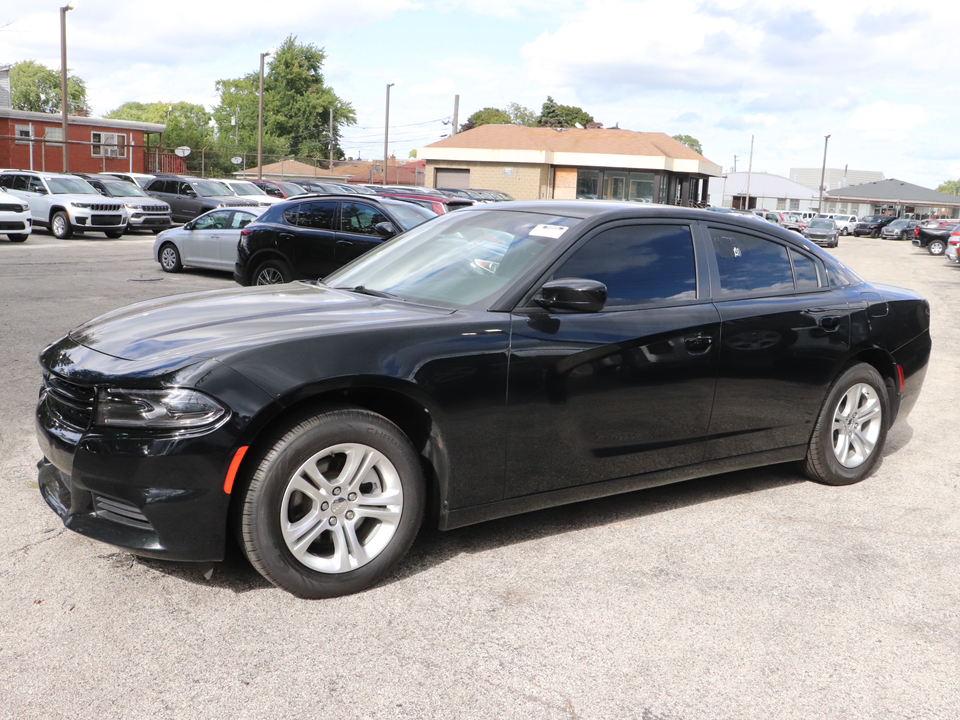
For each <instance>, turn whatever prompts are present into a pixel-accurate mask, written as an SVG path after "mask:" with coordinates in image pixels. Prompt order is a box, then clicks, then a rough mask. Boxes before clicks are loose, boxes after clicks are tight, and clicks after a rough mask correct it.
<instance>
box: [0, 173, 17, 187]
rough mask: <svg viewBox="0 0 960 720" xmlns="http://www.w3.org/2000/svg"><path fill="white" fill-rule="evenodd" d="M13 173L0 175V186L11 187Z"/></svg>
mask: <svg viewBox="0 0 960 720" xmlns="http://www.w3.org/2000/svg"><path fill="white" fill-rule="evenodd" d="M15 177H16V176H15V175H0V187H5V188H12V187H13V179H14V178H15Z"/></svg>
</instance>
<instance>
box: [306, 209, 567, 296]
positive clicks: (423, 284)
mask: <svg viewBox="0 0 960 720" xmlns="http://www.w3.org/2000/svg"><path fill="white" fill-rule="evenodd" d="M579 222H580V219H579V218H570V217H560V216H556V215H543V214H540V213H531V212H523V213H521V212H505V211H496V210H487V211H470V210H465V211H461V212H457V213H452V214H449V215H441V216H440V217H438V218H436V219H435V220H432V221H431V222H429V223H426V224H425V225H421V226H420V227H418V228H415V229H413V230H411V231H410V232H408V233H405V234H404V235H401V236H399V237H398V238H396V239H394V240H392V241H390V242H387V243H384V244H382V245H380V246H379V247H377V248H375V249H373V250H371V251H370V252H368V253H367V254H366V255H364V256H363V257H361V258H359V259H358V260H356V261H354V262H353V263H351V264H350V265H347V266H345V267H343V268H341V269H340V270H337V271H336V272H335V273H333V274H332V275H330V276H329V277H327V278H326V280H325V281H324V282H326V284H327V285H330V286H331V287H338V288H349V289H354V288H362V289H363V290H366V291H368V292H371V291H372V292H380V293H387V294H389V295H396V296H398V297H400V298H401V299H404V300H410V301H413V302H422V303H425V304H428V305H436V306H440V307H447V308H455V309H461V308H464V309H465V308H472V309H485V308H486V307H488V306H489V303H490V302H491V300H492V299H493V298H494V297H495V296H497V295H498V294H499V293H500V292H501V291H502V290H503V289H504V288H506V287H507V286H508V285H509V284H510V283H512V282H513V280H514V279H516V278H517V277H519V276H520V275H521V274H522V273H523V272H524V271H525V270H526V269H527V268H529V267H530V266H531V265H532V264H534V263H535V262H537V261H538V260H539V259H540V258H541V257H542V256H543V255H544V254H545V253H548V252H552V250H553V249H554V248H555V247H556V245H557V244H558V243H560V242H562V237H563V235H564V234H565V233H566V232H567V231H569V230H570V228H572V227H574V226H576V225H577V224H578V223H579Z"/></svg>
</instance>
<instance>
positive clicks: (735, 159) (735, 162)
mask: <svg viewBox="0 0 960 720" xmlns="http://www.w3.org/2000/svg"><path fill="white" fill-rule="evenodd" d="M733 171H734V172H736V171H737V156H736V155H734V156H733Z"/></svg>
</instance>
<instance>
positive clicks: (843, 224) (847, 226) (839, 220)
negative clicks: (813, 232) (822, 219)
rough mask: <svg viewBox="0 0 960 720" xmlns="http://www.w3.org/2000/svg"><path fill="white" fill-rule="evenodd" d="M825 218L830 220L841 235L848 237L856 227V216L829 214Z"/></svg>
mask: <svg viewBox="0 0 960 720" xmlns="http://www.w3.org/2000/svg"><path fill="white" fill-rule="evenodd" d="M827 217H829V218H831V219H832V220H833V221H834V222H835V223H836V224H837V228H839V230H840V234H841V235H849V234H850V233H852V232H853V228H854V227H856V225H857V222H858V220H857V216H856V215H842V214H840V213H830V215H828V216H827Z"/></svg>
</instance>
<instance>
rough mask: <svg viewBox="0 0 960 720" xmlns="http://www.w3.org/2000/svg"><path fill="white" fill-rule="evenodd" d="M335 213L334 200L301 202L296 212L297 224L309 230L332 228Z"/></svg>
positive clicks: (335, 205)
mask: <svg viewBox="0 0 960 720" xmlns="http://www.w3.org/2000/svg"><path fill="white" fill-rule="evenodd" d="M336 214H337V204H336V203H335V202H310V203H301V204H300V206H299V208H298V212H297V223H296V224H297V225H299V226H300V227H305V228H310V229H311V230H333V219H334V217H336Z"/></svg>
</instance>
